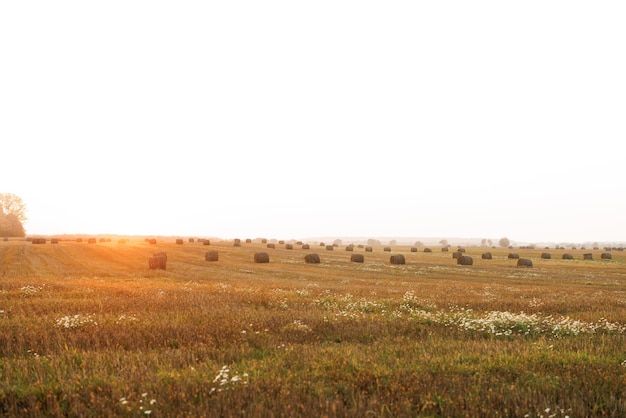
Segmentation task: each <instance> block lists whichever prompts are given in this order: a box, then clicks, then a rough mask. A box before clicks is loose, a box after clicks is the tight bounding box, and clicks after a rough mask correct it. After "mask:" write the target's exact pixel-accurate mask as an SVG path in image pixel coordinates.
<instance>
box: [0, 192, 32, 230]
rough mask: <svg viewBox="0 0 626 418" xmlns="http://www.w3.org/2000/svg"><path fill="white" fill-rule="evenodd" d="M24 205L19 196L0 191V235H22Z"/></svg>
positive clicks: (24, 216)
mask: <svg viewBox="0 0 626 418" xmlns="http://www.w3.org/2000/svg"><path fill="white" fill-rule="evenodd" d="M25 220H26V205H25V204H24V202H23V201H22V199H21V198H20V197H19V196H16V195H14V194H11V193H0V236H1V237H24V236H26V232H25V231H24V225H22V222H23V221H25Z"/></svg>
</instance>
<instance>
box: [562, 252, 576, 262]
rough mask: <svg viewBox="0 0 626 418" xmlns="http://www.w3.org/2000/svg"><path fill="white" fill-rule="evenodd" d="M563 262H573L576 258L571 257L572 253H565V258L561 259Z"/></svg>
mask: <svg viewBox="0 0 626 418" xmlns="http://www.w3.org/2000/svg"><path fill="white" fill-rule="evenodd" d="M561 258H562V259H563V260H573V259H574V256H573V255H571V254H570V253H565V254H563V256H562V257H561Z"/></svg>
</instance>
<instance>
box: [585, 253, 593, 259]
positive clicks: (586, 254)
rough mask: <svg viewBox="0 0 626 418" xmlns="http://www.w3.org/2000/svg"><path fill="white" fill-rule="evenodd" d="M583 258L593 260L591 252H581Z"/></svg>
mask: <svg viewBox="0 0 626 418" xmlns="http://www.w3.org/2000/svg"><path fill="white" fill-rule="evenodd" d="M583 260H593V254H592V253H585V254H583Z"/></svg>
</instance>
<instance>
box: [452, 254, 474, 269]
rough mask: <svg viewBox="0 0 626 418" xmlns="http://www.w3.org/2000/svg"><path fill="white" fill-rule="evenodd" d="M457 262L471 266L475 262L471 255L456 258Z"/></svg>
mask: <svg viewBox="0 0 626 418" xmlns="http://www.w3.org/2000/svg"><path fill="white" fill-rule="evenodd" d="M456 263H457V264H460V265H462V266H471V265H473V264H474V259H473V258H472V257H470V256H469V255H462V256H460V257H459V258H457V259H456Z"/></svg>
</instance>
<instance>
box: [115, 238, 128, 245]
mask: <svg viewBox="0 0 626 418" xmlns="http://www.w3.org/2000/svg"><path fill="white" fill-rule="evenodd" d="M127 242H128V240H127V239H119V240H117V243H118V244H126V243H127Z"/></svg>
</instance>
